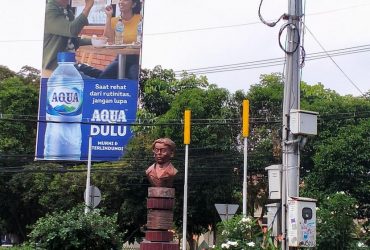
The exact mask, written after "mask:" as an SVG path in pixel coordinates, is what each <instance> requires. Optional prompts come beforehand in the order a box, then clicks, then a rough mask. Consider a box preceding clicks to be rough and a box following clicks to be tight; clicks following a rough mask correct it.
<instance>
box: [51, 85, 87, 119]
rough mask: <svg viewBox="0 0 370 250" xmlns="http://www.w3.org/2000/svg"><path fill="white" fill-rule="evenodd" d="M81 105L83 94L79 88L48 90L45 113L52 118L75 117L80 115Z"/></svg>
mask: <svg viewBox="0 0 370 250" xmlns="http://www.w3.org/2000/svg"><path fill="white" fill-rule="evenodd" d="M82 103H83V93H82V90H81V89H80V88H77V87H72V88H66V87H55V88H50V91H48V98H47V108H46V112H47V113H48V114H49V115H53V116H77V115H81V113H82Z"/></svg>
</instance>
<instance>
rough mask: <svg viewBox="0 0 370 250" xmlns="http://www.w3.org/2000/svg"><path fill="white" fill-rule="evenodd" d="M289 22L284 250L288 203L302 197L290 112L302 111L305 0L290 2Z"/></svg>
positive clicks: (297, 156) (285, 95) (296, 146)
mask: <svg viewBox="0 0 370 250" xmlns="http://www.w3.org/2000/svg"><path fill="white" fill-rule="evenodd" d="M288 8H289V11H288V21H287V23H286V24H284V26H283V27H282V29H283V28H286V29H287V42H286V46H285V49H284V50H285V53H286V72H285V85H284V100H283V131H282V149H283V156H282V158H283V167H282V190H281V191H282V212H281V222H282V223H281V224H282V228H281V229H282V230H281V231H282V234H283V235H282V236H283V239H282V249H283V250H285V249H288V248H289V239H288V238H287V223H289V222H288V221H287V219H288V218H287V201H288V198H289V197H298V196H299V164H298V163H299V147H298V140H296V139H297V138H296V136H295V135H293V134H292V133H291V131H290V125H289V118H290V111H291V109H299V106H300V103H299V102H300V96H299V95H300V91H299V81H300V77H299V64H300V40H301V38H300V34H301V17H302V0H289V5H288Z"/></svg>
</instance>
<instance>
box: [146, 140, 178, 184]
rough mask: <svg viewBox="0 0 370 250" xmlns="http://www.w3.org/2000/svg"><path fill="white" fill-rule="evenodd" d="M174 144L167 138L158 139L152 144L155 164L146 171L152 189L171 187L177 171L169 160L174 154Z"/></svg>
mask: <svg viewBox="0 0 370 250" xmlns="http://www.w3.org/2000/svg"><path fill="white" fill-rule="evenodd" d="M175 148H176V144H175V143H174V142H173V141H172V140H171V139H169V138H160V139H157V140H155V141H154V142H153V144H152V150H153V153H154V158H155V163H154V164H153V165H151V166H150V167H149V168H148V169H147V170H146V171H145V173H146V176H147V177H148V180H149V182H150V184H151V185H152V186H153V187H167V188H171V187H172V186H173V180H174V178H175V175H176V174H177V169H176V168H175V167H174V166H173V165H172V164H171V162H170V159H171V158H172V157H173V156H174V154H175Z"/></svg>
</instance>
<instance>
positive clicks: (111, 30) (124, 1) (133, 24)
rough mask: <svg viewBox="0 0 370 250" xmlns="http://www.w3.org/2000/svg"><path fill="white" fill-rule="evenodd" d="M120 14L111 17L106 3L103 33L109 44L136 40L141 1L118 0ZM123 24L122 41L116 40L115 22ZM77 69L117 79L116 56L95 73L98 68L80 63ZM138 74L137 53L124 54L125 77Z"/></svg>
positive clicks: (110, 10)
mask: <svg viewBox="0 0 370 250" xmlns="http://www.w3.org/2000/svg"><path fill="white" fill-rule="evenodd" d="M118 7H119V10H120V13H121V14H120V15H119V16H117V17H113V7H112V6H111V5H108V6H107V7H106V8H105V13H106V15H107V20H106V23H105V27H104V33H103V35H104V36H105V37H107V38H108V43H109V44H133V43H135V42H136V41H137V33H138V32H137V30H138V25H141V21H142V17H141V14H140V12H141V7H142V5H141V2H140V0H120V1H119V2H118ZM119 22H121V23H122V24H123V28H122V29H123V34H122V35H121V38H120V39H122V41H116V40H117V34H116V32H117V31H116V29H117V27H116V26H117V24H118V23H119ZM78 69H79V70H80V71H82V72H83V73H84V74H85V75H88V76H91V77H94V78H105V79H117V78H118V56H117V57H116V58H115V60H114V61H113V62H112V63H111V64H109V65H108V66H107V67H106V68H105V69H104V70H102V71H100V72H99V74H96V73H97V71H99V70H98V69H95V68H93V67H90V66H87V65H84V64H80V65H79V66H78ZM138 76H139V55H127V56H126V68H125V78H128V79H131V80H137V79H138Z"/></svg>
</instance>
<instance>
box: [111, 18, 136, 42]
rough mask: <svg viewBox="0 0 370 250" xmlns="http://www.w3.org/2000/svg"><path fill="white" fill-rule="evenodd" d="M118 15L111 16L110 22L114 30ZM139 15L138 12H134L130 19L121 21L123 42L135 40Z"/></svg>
mask: <svg viewBox="0 0 370 250" xmlns="http://www.w3.org/2000/svg"><path fill="white" fill-rule="evenodd" d="M118 19H119V17H112V19H111V24H112V29H113V30H115V27H116V24H117V22H118ZM140 20H141V16H140V15H139V14H135V15H134V16H133V17H132V18H131V19H130V20H128V21H125V20H122V21H123V25H124V30H123V43H125V44H128V43H133V42H136V35H137V25H138V24H139V23H140Z"/></svg>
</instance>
